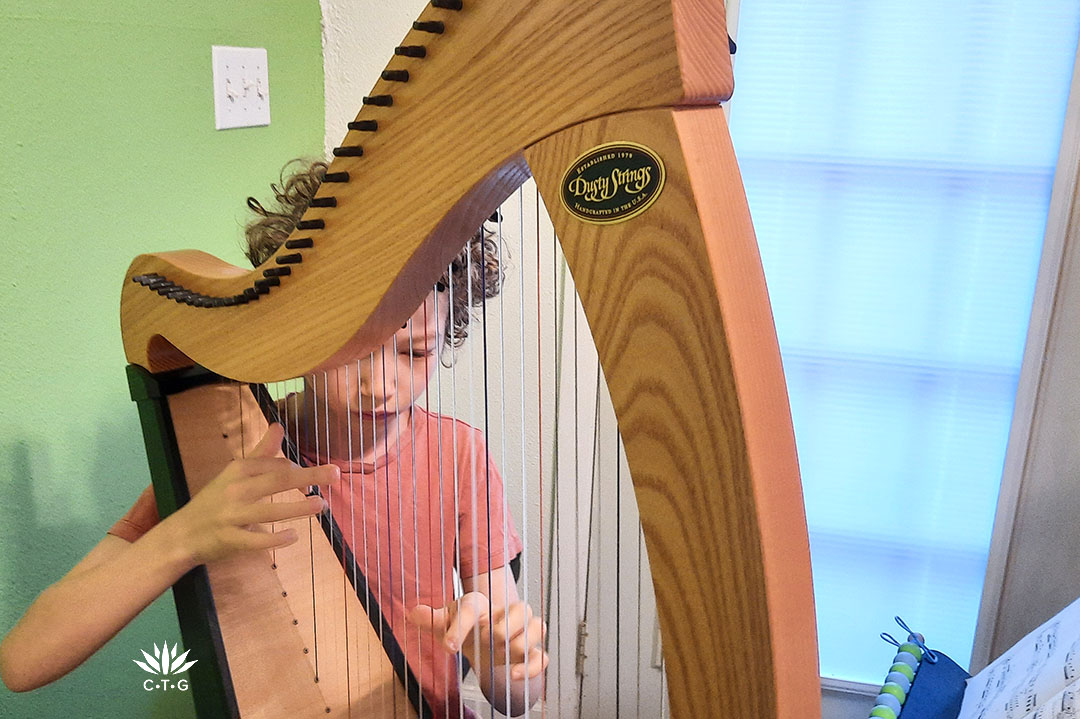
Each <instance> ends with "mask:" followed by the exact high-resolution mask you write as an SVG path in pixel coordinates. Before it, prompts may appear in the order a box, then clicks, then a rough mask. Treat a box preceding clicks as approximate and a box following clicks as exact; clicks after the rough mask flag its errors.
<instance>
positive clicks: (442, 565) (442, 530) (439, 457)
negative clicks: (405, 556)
mask: <svg viewBox="0 0 1080 719" xmlns="http://www.w3.org/2000/svg"><path fill="white" fill-rule="evenodd" d="M432 290H433V296H434V298H435V307H434V314H435V317H434V324H435V330H436V333H435V339H434V341H435V351H436V356H438V351H439V343H440V340H439V332H438V329H439V328H438V324H439V291H438V287H437V286H436V287H433V288H432ZM431 324H432V320H431V319H430V318H429V317H428V312H427V302H424V335H425V336H424V342H425V346H426V345H427V343H428V342H430V341H431V340H429V339H428V337H427V330H428V327H430V326H431ZM426 349H427V350H428V351H427V352H425V353H424V375H425V376H426V377H429V378H430V376H431V368H430V367H429V366H428V363H429V361H430V359H429V355H430V350H431V349H432V348H431V347H426ZM435 372H436V383H437V390H436V391H437V393H438V394H437V396H436V412H437V414H438V417H439V418H440V419H439V420H438V422H437V423H436V442H437V444H436V446H437V448H438V450H437V453H436V456H435V461H436V464H437V465H438V477H439V549H440V552H439V579H440V587H441V590H440V593H441V595H442V600H441V601H442V605H443V606H446V605H447V603H448V602H449V599H450V598H448V597H447V596H446V559H445V558H446V526H445V522H446V497H445V495H444V491H443V439H442V420H441V417H442V392H441V389H440V388H441V386H442V380H441V377H442V375H441V374H440V373H439V365H438V363H437V362H436V366H435ZM429 381H430V380H429ZM424 405H425V410H426V411H427V412H428V415H429V416H430V413H431V393H430V392H425V393H424ZM427 432H428V433H429V434H430V432H431V427H430V425H427ZM428 446H429V447H430V446H431V442H430V439H429V440H428ZM430 469H431V459H430V457H429V458H428V470H429V474H430ZM441 650H442V648H441V647H440V648H439V651H441ZM442 665H443V683H444V684H445V685H446V686H447V687H449V686H450V674H449V671H450V670H449V665H448V664H447V663H446V662H443V663H442ZM456 678H457V677H456V676H455V679H456ZM449 713H450V694H449V692H444V693H443V714H444V715H448V714H449Z"/></svg>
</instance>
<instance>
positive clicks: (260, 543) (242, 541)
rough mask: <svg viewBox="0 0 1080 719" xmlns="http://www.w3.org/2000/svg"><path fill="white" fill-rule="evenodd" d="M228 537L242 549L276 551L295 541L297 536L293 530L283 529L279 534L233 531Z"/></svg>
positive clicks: (244, 530) (238, 529) (249, 530)
mask: <svg viewBox="0 0 1080 719" xmlns="http://www.w3.org/2000/svg"><path fill="white" fill-rule="evenodd" d="M229 536H230V537H231V541H232V542H234V543H235V544H236V545H237V546H239V547H243V548H244V549H277V548H279V547H286V546H288V545H290V544H292V543H293V542H295V541H296V538H297V534H296V530H294V529H283V530H281V531H280V532H266V531H262V530H251V529H240V528H239V527H237V528H235V529H233V530H232V531H231V532H230V533H229Z"/></svg>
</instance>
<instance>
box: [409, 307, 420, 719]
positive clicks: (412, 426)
mask: <svg viewBox="0 0 1080 719" xmlns="http://www.w3.org/2000/svg"><path fill="white" fill-rule="evenodd" d="M407 326H408V329H409V398H410V402H415V401H416V384H415V376H416V375H415V370H414V367H413V361H414V359H415V356H416V355H415V350H414V345H413V320H412V317H410V318H409V320H408V322H407ZM410 420H411V421H410V422H409V432H410V440H411V442H410V446H409V451H410V452H411V453H412V462H411V470H412V500H413V508H414V509H413V554H414V569H415V574H414V578H415V583H416V603H417V604H420V523H419V516H418V515H419V512H418V511H417V509H418V508H419V506H420V505H419V502H418V499H417V493H416V422H415V420H414V417H413V415H412V414H410ZM407 631H408V630H406V632H407ZM416 641H417V647H418V651H419V649H420V647H422V644H423V641H424V637H423V635H422V634H421V632H420V630H419V629H417V631H416ZM418 665H419V666H418V667H417V674H418V679H417V681H418V683H419V684H420V686H421V687H422V686H424V662H422V661H421V662H418ZM418 713H419V715H420V719H423V716H424V703H423V702H420V710H419V712H418Z"/></svg>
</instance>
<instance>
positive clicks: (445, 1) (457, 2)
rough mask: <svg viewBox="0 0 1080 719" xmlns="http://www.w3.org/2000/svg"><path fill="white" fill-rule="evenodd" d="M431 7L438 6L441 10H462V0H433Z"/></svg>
mask: <svg viewBox="0 0 1080 719" xmlns="http://www.w3.org/2000/svg"><path fill="white" fill-rule="evenodd" d="M431 7H437V8H439V9H440V10H460V9H461V0H431Z"/></svg>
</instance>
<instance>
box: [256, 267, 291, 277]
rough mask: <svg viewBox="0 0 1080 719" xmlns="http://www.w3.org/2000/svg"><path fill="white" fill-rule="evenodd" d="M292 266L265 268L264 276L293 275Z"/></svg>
mask: <svg viewBox="0 0 1080 719" xmlns="http://www.w3.org/2000/svg"><path fill="white" fill-rule="evenodd" d="M291 274H292V268H291V267H271V268H269V269H266V270H263V277H284V276H285V275H291Z"/></svg>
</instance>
